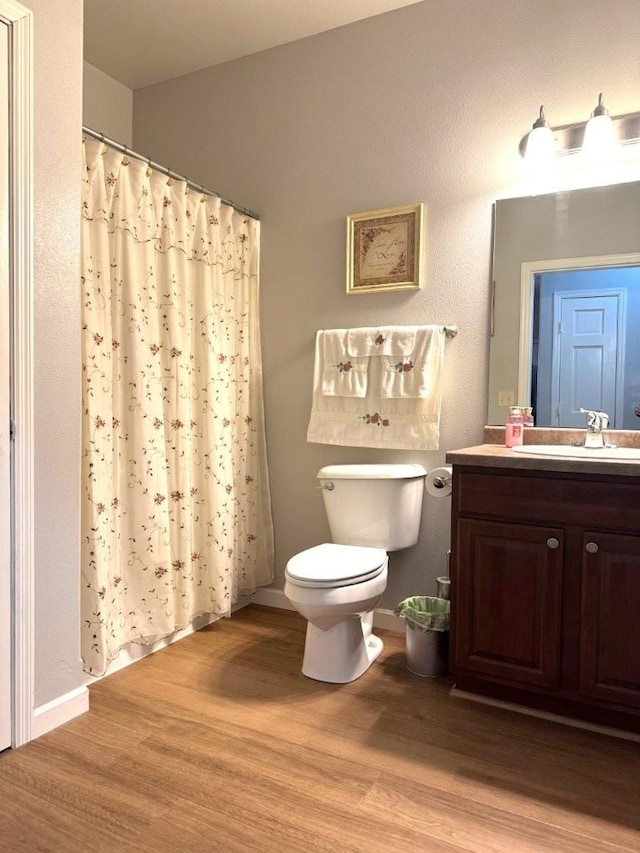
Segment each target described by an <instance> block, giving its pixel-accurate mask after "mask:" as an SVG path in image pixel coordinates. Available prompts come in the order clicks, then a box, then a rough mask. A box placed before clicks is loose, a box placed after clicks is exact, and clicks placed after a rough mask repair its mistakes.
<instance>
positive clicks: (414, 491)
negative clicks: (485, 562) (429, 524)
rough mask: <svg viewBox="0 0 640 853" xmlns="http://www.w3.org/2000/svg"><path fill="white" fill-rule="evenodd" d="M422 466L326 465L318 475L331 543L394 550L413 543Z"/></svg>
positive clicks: (416, 537) (415, 537)
mask: <svg viewBox="0 0 640 853" xmlns="http://www.w3.org/2000/svg"><path fill="white" fill-rule="evenodd" d="M426 474H427V472H426V471H425V469H424V468H423V467H422V465H406V464H398V465H327V466H326V467H325V468H321V469H320V470H319V471H318V474H317V477H318V480H319V482H320V488H321V489H322V497H323V499H324V508H325V512H326V513H327V519H328V521H329V529H330V530H331V540H332V541H333V542H337V543H338V544H340V545H364V546H368V547H371V548H384V549H385V550H386V551H398V550H400V549H401V548H409V547H410V546H411V545H415V544H416V542H417V541H418V533H419V531H420V516H421V512H422V495H423V493H424V478H425V477H426Z"/></svg>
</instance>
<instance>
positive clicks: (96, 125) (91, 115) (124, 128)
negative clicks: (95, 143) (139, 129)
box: [82, 62, 133, 147]
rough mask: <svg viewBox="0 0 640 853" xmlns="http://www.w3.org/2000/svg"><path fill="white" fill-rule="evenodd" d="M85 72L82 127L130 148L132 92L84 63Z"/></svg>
mask: <svg viewBox="0 0 640 853" xmlns="http://www.w3.org/2000/svg"><path fill="white" fill-rule="evenodd" d="M83 68H84V74H83V81H82V121H83V124H85V125H87V127H90V128H91V129H92V130H97V131H99V132H100V133H104V135H105V136H108V137H109V138H110V139H113V140H115V141H116V142H121V143H122V144H123V145H127V146H128V147H131V146H132V138H133V92H132V91H131V89H129V88H128V86H123V84H122V83H119V82H118V81H117V80H114V79H113V77H109V75H108V74H105V73H104V72H103V71H100V69H98V68H95V67H94V66H93V65H90V64H89V63H88V62H85V63H83Z"/></svg>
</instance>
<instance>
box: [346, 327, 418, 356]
mask: <svg viewBox="0 0 640 853" xmlns="http://www.w3.org/2000/svg"><path fill="white" fill-rule="evenodd" d="M418 328H420V327H419V326H372V327H369V328H363V329H347V352H348V354H349V355H350V356H356V357H357V356H372V355H397V356H408V355H410V354H411V353H412V351H413V348H414V346H415V339H416V330H417V329H418Z"/></svg>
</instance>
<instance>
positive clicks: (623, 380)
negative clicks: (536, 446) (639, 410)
mask: <svg viewBox="0 0 640 853" xmlns="http://www.w3.org/2000/svg"><path fill="white" fill-rule="evenodd" d="M589 260H590V259H586V258H585V259H580V261H579V263H580V266H579V267H577V268H568V269H567V268H564V266H565V265H564V264H562V265H561V267H562V268H560V269H557V270H554V269H549V270H547V271H537V272H533V274H532V276H531V297H530V298H531V299H532V300H533V304H532V308H531V313H532V323H531V340H530V345H529V347H528V352H529V353H530V358H529V359H528V361H529V363H528V364H527V363H526V361H525V360H524V359H523V363H522V365H521V371H524V376H522V377H520V378H519V387H522V388H523V396H525V397H526V398H528V399H530V400H531V406H532V407H533V412H534V417H535V419H536V423H538V424H545V425H549V426H554V427H573V428H581V427H584V426H585V416H584V413H583V412H582V411H581V409H591V410H595V411H599V412H607V414H608V415H609V419H610V420H609V427H610V428H611V429H634V428H636V426H637V422H636V417H635V414H634V411H633V410H634V406H635V405H636V403H635V401H634V378H637V377H638V376H639V375H640V347H639V346H638V340H639V339H640V266H638V265H631V266H613V265H612V266H601V265H599V266H598V265H596V266H593V267H590V266H589V267H588V266H585V262H586V261H589ZM595 263H596V264H598V263H599V259H595ZM525 266H528V265H525ZM559 266H560V264H559ZM521 334H525V335H528V331H527V330H526V329H525V330H522V331H521Z"/></svg>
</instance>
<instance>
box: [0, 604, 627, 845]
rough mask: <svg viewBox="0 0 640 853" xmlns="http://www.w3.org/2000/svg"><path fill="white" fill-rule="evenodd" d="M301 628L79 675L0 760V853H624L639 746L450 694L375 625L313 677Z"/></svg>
mask: <svg viewBox="0 0 640 853" xmlns="http://www.w3.org/2000/svg"><path fill="white" fill-rule="evenodd" d="M304 629H305V623H304V621H303V620H302V619H301V618H300V617H299V616H298V615H297V614H293V613H289V612H284V611H278V610H271V609H267V608H262V607H257V606H251V607H248V608H246V609H244V610H242V611H240V612H238V613H236V614H234V616H233V618H232V619H230V620H222V621H220V622H217V623H215V624H214V625H211V626H209V627H208V628H205V629H204V630H202V631H200V632H198V633H197V634H194V635H193V636H191V637H188V638H187V639H185V640H182V641H181V642H179V643H176V644H175V645H173V646H170V647H168V648H167V649H164V650H163V651H161V652H158V653H156V654H155V655H153V656H151V657H149V658H146V659H144V660H142V661H141V662H139V663H137V664H134V665H133V666H131V667H129V668H128V669H125V670H122V671H121V672H119V673H116V674H115V675H112V676H110V677H108V678H105V679H103V680H102V681H100V682H98V683H97V684H95V685H94V686H93V687H92V688H91V710H90V711H89V713H88V714H85V715H84V716H83V717H79V718H78V719H76V720H74V721H73V722H71V723H69V724H67V725H66V726H62V727H61V728H59V729H57V730H56V731H54V732H51V733H50V734H48V735H45V736H44V737H42V738H40V739H38V740H37V741H34V742H33V743H30V744H28V745H27V746H25V747H22V748H21V749H18V750H14V751H7V752H5V753H3V754H2V755H0V851H3V853H4V851H10V853H21V851H29V853H32V851H38V853H41V852H44V851H46V853H50V851H55V853H76V851H78V853H80V852H82V853H84V851H92V853H94V851H95V853H102V851H104V853H191V851H193V853H200V851H204V853H207V852H208V851H224V853H227V851H228V852H229V853H233V851H243V852H244V851H258V853H262V851H265V853H271V851H274V853H275V852H276V851H278V853H282V851H285V853H286V851H296V853H297V851H300V853H315V851H331V853H342V851H345V853H346V851H369V853H378V852H379V853H404V851H407V853H410V852H411V853H418V851H425V853H460V851H473V853H596V851H597V853H623V851H633V852H634V853H637V851H638V850H640V744H638V743H634V742H631V741H625V740H619V739H617V738H610V737H606V736H604V735H600V734H594V733H593V732H589V731H585V730H580V729H573V728H569V727H567V726H563V725H560V724H557V723H553V722H548V721H544V720H540V719H535V718H531V717H525V716H521V715H519V714H514V713H512V712H510V711H507V710H503V709H498V708H492V707H489V706H485V705H479V704H476V703H472V702H469V701H466V700H464V699H461V698H456V697H451V696H450V695H449V688H450V686H451V685H450V682H448V681H447V680H432V679H423V678H420V677H418V676H415V675H412V674H410V673H409V672H407V670H406V668H405V660H404V638H403V637H402V636H401V635H397V634H393V633H388V632H381V633H380V635H381V636H382V637H383V639H384V641H385V650H384V652H383V654H382V656H381V658H380V659H379V660H378V661H377V662H376V663H375V664H374V666H373V668H372V669H371V670H369V672H368V673H366V674H365V675H364V676H363V677H362V678H361V679H359V680H358V681H356V682H354V683H352V684H349V685H342V686H337V685H328V684H321V683H318V682H314V681H310V680H309V679H306V678H304V676H302V675H301V673H300V665H301V661H302V650H303V646H304Z"/></svg>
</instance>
